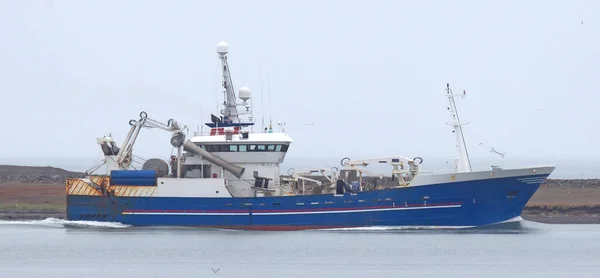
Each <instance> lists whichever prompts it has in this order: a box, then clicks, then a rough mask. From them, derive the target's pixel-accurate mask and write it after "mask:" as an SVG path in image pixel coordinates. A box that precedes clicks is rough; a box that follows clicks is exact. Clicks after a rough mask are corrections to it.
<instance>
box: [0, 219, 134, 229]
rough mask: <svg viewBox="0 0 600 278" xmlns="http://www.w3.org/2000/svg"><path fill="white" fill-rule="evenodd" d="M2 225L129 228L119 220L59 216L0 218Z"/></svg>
mask: <svg viewBox="0 0 600 278" xmlns="http://www.w3.org/2000/svg"><path fill="white" fill-rule="evenodd" d="M0 225H34V226H45V227H59V228H64V227H78V228H127V227H130V226H129V225H125V224H122V223H118V222H99V221H69V220H64V219H58V218H46V219H44V220H20V221H19V220H15V221H13V220H0Z"/></svg>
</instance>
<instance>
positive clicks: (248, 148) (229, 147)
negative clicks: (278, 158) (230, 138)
mask: <svg viewBox="0 0 600 278" xmlns="http://www.w3.org/2000/svg"><path fill="white" fill-rule="evenodd" d="M197 145H198V146H199V147H201V148H202V149H203V150H205V151H207V152H287V150H288V147H289V145H288V144H269V145H250V144H239V145H238V144H215V145H202V144H197Z"/></svg>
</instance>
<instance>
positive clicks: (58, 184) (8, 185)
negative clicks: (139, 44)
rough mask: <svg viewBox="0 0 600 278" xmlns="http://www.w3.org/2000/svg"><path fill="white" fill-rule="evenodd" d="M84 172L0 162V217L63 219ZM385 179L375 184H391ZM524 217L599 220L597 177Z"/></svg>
mask: <svg viewBox="0 0 600 278" xmlns="http://www.w3.org/2000/svg"><path fill="white" fill-rule="evenodd" d="M83 176H84V173H80V172H72V171H67V170H64V169H60V168H55V167H29V166H11V165H0V220H43V219H46V218H62V219H64V218H65V216H66V215H65V211H64V207H65V196H64V194H65V193H64V192H65V191H64V190H65V189H64V184H65V181H66V179H67V178H71V177H83ZM390 182H391V181H388V180H387V179H386V178H384V180H383V181H382V180H379V181H378V183H379V184H381V185H384V186H385V185H386V184H388V183H390ZM522 217H523V219H525V220H530V221H536V222H542V223H562V224H567V223H569V224H571V223H573V224H574V223H578V224H583V223H600V179H548V180H546V181H545V182H544V183H543V184H542V186H541V188H540V190H538V192H537V193H536V194H535V195H534V196H533V198H532V199H531V200H530V201H529V203H528V204H527V206H526V207H525V209H524V210H523V214H522Z"/></svg>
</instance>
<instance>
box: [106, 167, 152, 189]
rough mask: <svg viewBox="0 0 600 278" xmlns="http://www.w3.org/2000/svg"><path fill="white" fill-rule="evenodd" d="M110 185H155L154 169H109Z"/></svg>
mask: <svg viewBox="0 0 600 278" xmlns="http://www.w3.org/2000/svg"><path fill="white" fill-rule="evenodd" d="M110 184H111V185H128V186H155V185H156V171H155V170H112V171H110Z"/></svg>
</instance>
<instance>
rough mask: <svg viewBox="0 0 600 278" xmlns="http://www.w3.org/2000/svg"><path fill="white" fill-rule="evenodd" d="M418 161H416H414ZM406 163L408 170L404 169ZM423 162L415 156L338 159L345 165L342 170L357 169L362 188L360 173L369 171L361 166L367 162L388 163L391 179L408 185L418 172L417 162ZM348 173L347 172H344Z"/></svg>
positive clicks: (399, 183)
mask: <svg viewBox="0 0 600 278" xmlns="http://www.w3.org/2000/svg"><path fill="white" fill-rule="evenodd" d="M415 161H418V163H415ZM405 163H406V164H408V167H409V168H408V170H404V165H405ZM421 163H423V159H422V158H420V157H415V158H413V159H409V158H406V157H404V156H391V157H381V158H368V159H357V160H350V158H348V157H345V158H343V159H342V160H341V161H340V164H341V165H342V166H344V167H345V169H344V170H347V171H348V170H350V171H357V172H358V174H359V180H360V185H361V188H362V174H363V172H370V171H367V170H365V169H362V167H367V166H369V164H388V165H391V166H392V167H393V168H394V169H393V170H392V180H393V179H394V178H396V179H398V185H400V186H408V183H410V181H411V180H412V179H413V178H414V176H416V175H417V174H418V172H419V166H418V165H419V164H421ZM346 174H348V172H346ZM403 174H404V175H403Z"/></svg>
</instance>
